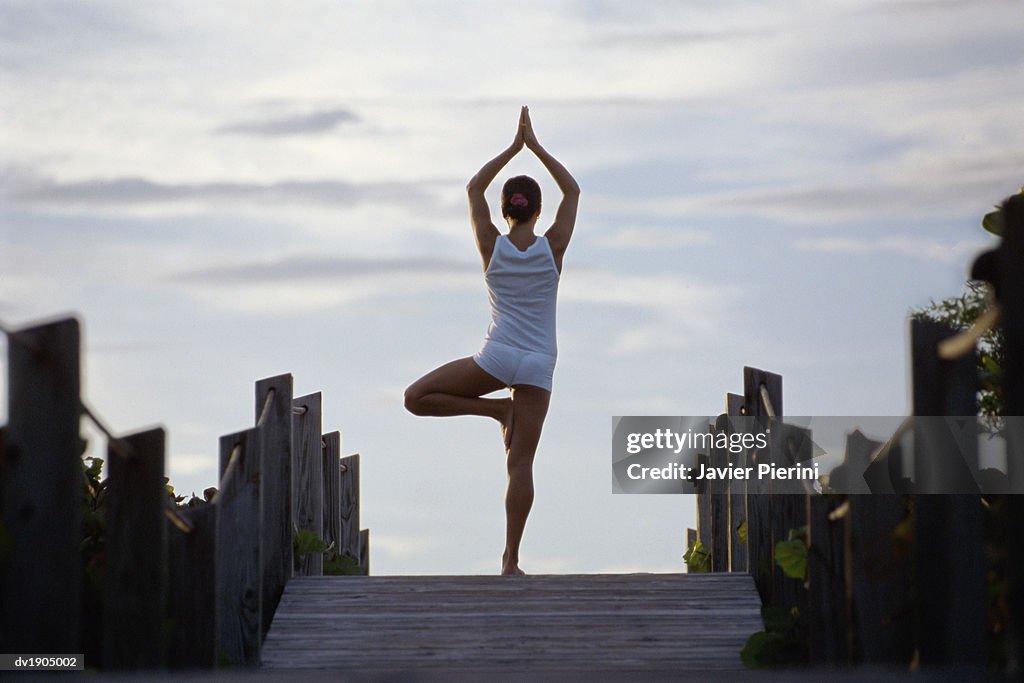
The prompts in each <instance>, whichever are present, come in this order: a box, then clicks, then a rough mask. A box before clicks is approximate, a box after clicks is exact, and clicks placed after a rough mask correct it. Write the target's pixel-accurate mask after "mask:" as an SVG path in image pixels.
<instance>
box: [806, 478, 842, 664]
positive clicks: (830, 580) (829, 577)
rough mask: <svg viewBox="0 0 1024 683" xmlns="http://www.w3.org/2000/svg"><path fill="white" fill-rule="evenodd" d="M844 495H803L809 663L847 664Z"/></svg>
mask: <svg viewBox="0 0 1024 683" xmlns="http://www.w3.org/2000/svg"><path fill="white" fill-rule="evenodd" d="M845 500H846V497H845V496H807V534H808V540H809V543H808V548H807V583H808V588H809V590H808V591H807V594H808V595H807V599H808V610H807V635H808V642H807V645H808V653H809V655H810V663H811V664H831V665H841V664H849V663H850V657H851V653H850V648H849V644H848V641H847V631H848V623H849V617H848V613H847V610H846V595H845V590H844V581H843V572H844V567H843V546H844V527H845V525H846V520H845V519H843V518H841V517H839V516H837V515H838V513H836V510H837V509H838V508H839V507H840V505H842V504H843V502H844V501H845Z"/></svg>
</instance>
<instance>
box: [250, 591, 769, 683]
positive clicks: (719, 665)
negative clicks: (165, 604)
mask: <svg viewBox="0 0 1024 683" xmlns="http://www.w3.org/2000/svg"><path fill="white" fill-rule="evenodd" d="M759 608H760V604H759V600H758V596H757V592H756V589H755V588H754V586H753V582H752V580H751V578H750V577H749V576H748V575H746V574H630V575H567V576H531V577H528V578H526V579H523V580H508V579H507V578H503V577H499V576H467V577H462V576H437V577H345V578H341V577H296V578H295V579H293V580H292V581H291V582H290V583H289V585H288V586H287V588H286V589H285V595H284V597H283V598H282V600H281V606H280V608H279V613H278V617H277V619H275V621H274V625H273V627H272V628H271V631H270V633H269V634H268V635H267V641H266V645H265V648H264V651H263V667H264V668H266V669H283V668H287V669H296V668H329V669H332V670H338V671H350V672H355V671H358V672H359V675H361V676H366V675H372V674H374V673H378V672H382V671H386V670H391V671H395V670H412V669H415V670H417V671H423V670H444V671H446V672H447V671H452V670H457V671H466V670H470V669H472V670H478V671H480V672H481V675H480V676H479V677H480V678H482V679H487V678H494V677H495V674H496V672H507V671H508V670H509V668H510V667H512V668H525V669H528V670H532V671H572V670H580V669H582V668H593V669H599V670H602V671H622V670H625V669H633V670H643V671H650V670H675V671H676V672H678V671H679V670H702V671H723V670H724V671H738V670H740V669H742V663H741V662H740V659H739V651H740V649H741V648H742V647H743V644H744V643H745V641H746V639H747V638H748V637H749V635H750V634H751V633H753V632H755V631H757V630H760V629H761V620H760V609H759ZM425 620H428V621H429V624H430V626H429V628H424V627H423V624H424V621H425ZM681 644H682V645H681ZM488 672H489V674H490V675H488ZM677 675H678V673H677ZM499 677H500V676H499Z"/></svg>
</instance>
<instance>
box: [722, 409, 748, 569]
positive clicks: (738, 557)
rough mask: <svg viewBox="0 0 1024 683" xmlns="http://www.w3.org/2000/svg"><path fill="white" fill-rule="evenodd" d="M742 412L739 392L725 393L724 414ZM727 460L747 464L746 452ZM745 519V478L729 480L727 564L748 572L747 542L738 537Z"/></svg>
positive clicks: (730, 428)
mask: <svg viewBox="0 0 1024 683" xmlns="http://www.w3.org/2000/svg"><path fill="white" fill-rule="evenodd" d="M742 413H743V396H742V395H740V394H726V395H725V414H726V415H728V416H730V417H739V416H740V415H742ZM727 428H728V430H729V433H732V431H733V428H732V422H731V421H729V422H728V423H727ZM729 461H730V462H731V463H732V464H733V465H734V466H735V467H746V466H747V453H746V451H741V452H739V453H730V454H729ZM746 521H747V480H746V479H730V480H729V527H730V537H729V566H730V570H731V571H734V572H749V571H750V568H749V567H748V566H747V544H746V542H745V541H744V540H743V539H741V538H740V526H741V525H742V524H745V523H746Z"/></svg>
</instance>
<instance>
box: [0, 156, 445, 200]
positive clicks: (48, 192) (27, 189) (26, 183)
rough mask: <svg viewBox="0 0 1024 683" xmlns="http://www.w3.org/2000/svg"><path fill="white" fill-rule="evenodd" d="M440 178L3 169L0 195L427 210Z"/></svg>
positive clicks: (26, 197)
mask: <svg viewBox="0 0 1024 683" xmlns="http://www.w3.org/2000/svg"><path fill="white" fill-rule="evenodd" d="M440 182H442V181H422V182H420V181H417V182H402V181H392V182H377V183H352V182H346V181H343V180H334V179H330V180H326V179H324V180H318V179H304V180H278V181H271V182H262V183H261V182H241V181H214V182H193V183H174V182H162V181H158V180H151V179H149V178H145V177H140V176H129V177H120V178H109V179H108V178H91V179H86V180H76V181H68V182H62V181H58V180H54V179H53V178H49V177H44V176H41V175H39V174H34V173H32V172H30V171H26V170H25V169H23V168H13V167H7V168H5V169H3V170H2V171H0V198H2V199H4V200H6V201H8V202H11V203H12V204H22V205H49V206H112V205H113V206H117V205H145V204H166V203H176V202H196V201H199V202H210V203H227V204H243V203H253V202H258V203H262V204H270V205H275V204H280V203H313V204H326V205H331V206H354V205H357V204H364V203H388V204H400V205H402V206H416V207H417V209H419V210H424V209H429V208H431V207H432V206H433V205H434V200H433V199H432V198H431V196H430V195H429V194H428V193H427V192H425V191H424V188H425V187H427V186H432V185H434V184H436V183H440Z"/></svg>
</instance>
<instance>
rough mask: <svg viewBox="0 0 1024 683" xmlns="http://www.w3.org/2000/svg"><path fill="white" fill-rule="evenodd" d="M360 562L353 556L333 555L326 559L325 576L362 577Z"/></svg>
mask: <svg viewBox="0 0 1024 683" xmlns="http://www.w3.org/2000/svg"><path fill="white" fill-rule="evenodd" d="M362 573H363V570H362V569H361V568H360V567H359V560H358V559H356V558H354V557H352V556H351V555H346V554H342V555H332V556H331V557H326V558H324V576H361V575H362Z"/></svg>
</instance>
